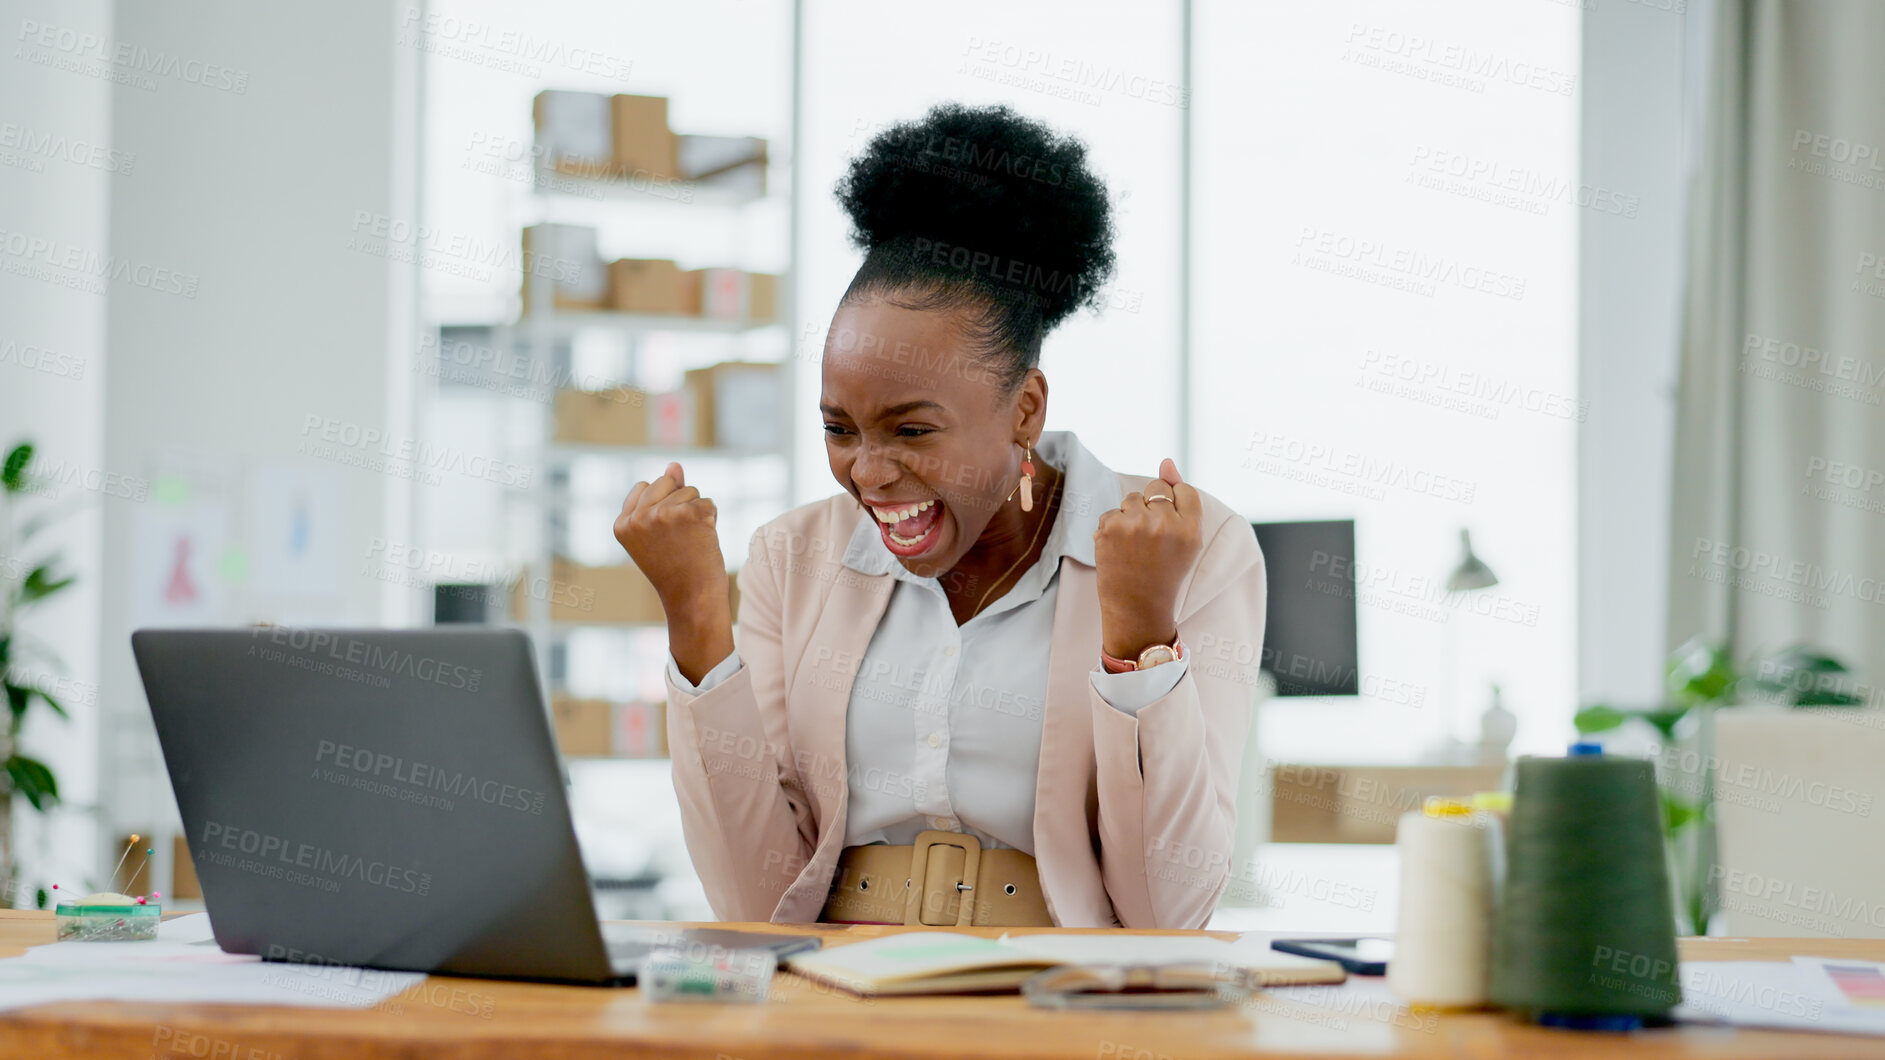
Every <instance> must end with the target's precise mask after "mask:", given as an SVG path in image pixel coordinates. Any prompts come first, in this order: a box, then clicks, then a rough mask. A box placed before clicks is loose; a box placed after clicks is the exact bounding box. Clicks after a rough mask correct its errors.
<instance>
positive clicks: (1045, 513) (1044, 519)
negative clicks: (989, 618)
mask: <svg viewBox="0 0 1885 1060" xmlns="http://www.w3.org/2000/svg"><path fill="white" fill-rule="evenodd" d="M1066 477H1067V476H1066V475H1065V474H1064V473H1063V474H1059V475H1056V476H1054V488H1053V491H1052V492H1050V493H1049V494H1048V495H1047V503H1046V504H1045V505H1043V506H1042V507H1041V521H1040V522H1038V523H1035V524H1034V536H1033V537H1030V538H1028V547H1027V548H1025V549H1023V550H1022V552H1021V554H1020V555H1019V556H1016V557H1015V561H1014V562H1013V563H1010V564H1008V569H1007V570H1005V571H1002V572H1001V577H999V578H996V579H995V584H993V585H991V586H989V587H988V592H986V593H983V594H982V598H981V599H980V600H978V601H976V603H975V610H973V611H971V612H969V617H970V618H974V617H975V616H976V615H979V614H981V613H982V607H983V606H984V605H985V604H987V603H988V597H989V595H990V594H991V593H993V592H994V591H995V590H996V589H999V588H1001V583H1002V582H1005V581H1007V580H1008V575H1010V574H1013V573H1014V569H1015V568H1016V567H1019V566H1020V565H1021V561H1022V560H1024V559H1027V558H1028V557H1029V556H1032V555H1033V554H1034V543H1035V542H1037V541H1039V540H1040V539H1041V531H1042V530H1043V529H1045V528H1046V527H1047V523H1048V517H1049V516H1051V515H1053V514H1054V498H1055V497H1058V496H1060V483H1061V480H1062V479H1064V478H1066Z"/></svg>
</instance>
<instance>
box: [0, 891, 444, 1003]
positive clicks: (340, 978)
mask: <svg viewBox="0 0 1885 1060" xmlns="http://www.w3.org/2000/svg"><path fill="white" fill-rule="evenodd" d="M424 980H425V975H424V974H423V973H421V972H385V971H378V970H375V969H369V968H352V967H341V966H333V965H309V964H283V963H280V962H265V961H263V960H262V959H261V958H260V957H256V956H253V955H250V954H238V953H224V952H223V951H222V950H221V949H220V948H219V947H218V946H217V945H216V942H215V940H214V938H213V936H212V935H211V932H210V925H209V917H208V916H207V915H205V914H203V913H197V914H194V915H191V916H186V917H178V918H176V919H174V920H171V921H168V922H166V923H164V924H163V925H162V926H161V927H159V928H158V931H157V938H155V939H153V940H151V941H148V942H55V943H53V944H51V945H49V946H35V947H33V948H32V949H29V950H27V951H26V953H25V955H24V956H20V957H14V958H11V959H8V960H0V1009H13V1008H23V1007H25V1006H28V1005H45V1004H51V1003H53V1002H59V1001H147V1002H155V1001H161V1002H208V1003H212V1004H253V1005H298V1006H307V1007H316V1008H322V1007H325V1008H355V1009H360V1008H370V1007H372V1006H373V1005H376V1004H379V1003H380V1002H382V1001H385V1000H386V999H387V998H390V997H393V996H395V995H397V994H400V993H402V992H404V991H406V990H408V989H411V988H412V987H414V986H417V985H418V984H419V983H421V982H423V981H424Z"/></svg>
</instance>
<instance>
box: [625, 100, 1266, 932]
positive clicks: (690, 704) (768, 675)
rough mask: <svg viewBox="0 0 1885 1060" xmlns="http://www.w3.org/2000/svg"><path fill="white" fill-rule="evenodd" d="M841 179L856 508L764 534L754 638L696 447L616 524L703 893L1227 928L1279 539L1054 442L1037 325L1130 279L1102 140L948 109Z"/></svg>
mask: <svg viewBox="0 0 1885 1060" xmlns="http://www.w3.org/2000/svg"><path fill="white" fill-rule="evenodd" d="M838 197H839V199H840V201H841V202H842V203H843V205H844V207H845V209H846V210H847V211H848V212H849V214H850V216H851V220H852V222H853V224H854V226H855V232H854V233H853V240H854V242H856V243H857V244H858V245H859V247H860V248H862V249H863V250H864V251H865V259H864V263H863V265H862V266H861V267H860V268H859V269H858V271H857V275H856V277H855V278H854V279H853V280H852V281H851V285H850V288H849V289H848V290H847V291H846V292H845V295H844V298H843V299H842V301H841V302H840V304H839V306H838V310H837V313H836V315H835V316H834V317H833V319H832V322H831V328H830V332H829V335H828V337H827V339H826V345H825V352H824V361H823V366H822V370H821V371H822V384H823V390H822V394H821V398H820V402H819V407H820V411H821V412H822V413H823V416H824V424H825V432H826V437H825V445H826V449H827V452H828V454H829V456H830V461H831V472H832V475H833V476H834V477H835V478H836V479H837V481H838V484H839V485H840V486H841V487H843V489H844V495H842V496H836V497H832V498H830V499H829V500H825V501H820V502H818V503H816V504H811V505H807V506H805V507H803V508H799V509H797V510H795V511H792V512H789V513H787V514H786V515H784V516H782V517H780V518H779V519H777V520H775V521H774V522H772V523H770V524H768V525H767V526H766V527H764V528H762V529H761V530H760V531H759V532H758V533H757V534H756V535H755V536H754V538H753V541H752V546H751V551H750V554H749V556H748V558H747V561H746V564H745V566H744V567H743V568H742V569H741V570H740V573H739V578H740V598H741V606H740V616H739V620H740V635H739V638H738V640H739V647H738V650H737V651H735V649H734V635H733V623H732V618H731V615H730V614H729V610H730V608H729V604H728V591H727V588H728V587H727V584H726V578H727V574H726V563H725V561H724V559H723V557H722V556H721V554H720V549H719V544H718V538H717V536H716V534H715V530H714V506H713V502H712V501H710V500H708V499H707V498H705V497H701V496H700V495H699V493H698V492H697V491H696V490H695V489H694V488H693V487H691V486H688V485H686V484H685V476H684V473H683V471H682V469H681V467H680V465H678V464H672V465H669V467H668V469H667V472H666V473H665V474H663V475H662V476H660V477H658V478H656V479H655V480H654V482H653V483H652V484H650V483H637V484H636V485H635V486H634V488H633V489H632V490H631V491H630V492H629V494H628V498H627V500H626V501H625V502H624V503H623V506H622V514H621V516H620V518H618V519H617V521H616V523H615V535H616V538H617V540H619V541H620V542H621V543H622V546H623V548H625V549H626V550H627V551H628V554H629V556H630V557H631V558H633V560H634V561H635V563H636V565H637V566H639V567H640V568H641V569H642V570H643V571H645V572H646V573H647V575H648V577H649V580H650V581H652V582H653V583H654V586H655V589H656V591H657V592H658V593H659V594H660V596H661V601H662V605H663V607H664V608H665V610H666V613H667V618H668V637H669V647H670V651H671V655H672V658H671V660H670V665H669V673H668V684H669V691H668V734H669V745H670V747H671V748H672V751H673V756H674V786H675V791H676V793H677V794H678V795H679V798H680V805H681V816H682V821H683V824H684V826H685V833H686V837H687V846H688V850H689V852H690V853H691V854H692V856H693V859H694V865H695V867H696V869H697V870H698V871H699V872H700V876H701V879H702V881H703V882H704V883H705V885H706V889H707V896H708V899H709V901H710V902H711V903H712V905H713V908H714V911H715V912H716V913H717V914H718V915H719V916H721V917H722V918H724V919H729V920H747V921H760V920H773V921H778V922H807V921H814V920H824V921H830V922H854V923H855V922H863V923H925V924H956V923H963V924H970V923H973V924H1000V925H1017V926H1051V925H1060V926H1070V927H1071V926H1078V927H1110V926H1117V925H1124V926H1126V927H1135V928H1198V927H1202V926H1203V925H1204V923H1205V921H1206V920H1207V919H1209V917H1210V915H1211V911H1212V909H1213V907H1214V906H1215V905H1216V903H1217V898H1218V895H1219V894H1220V893H1221V892H1222V891H1223V889H1224V886H1225V884H1226V882H1227V879H1228V869H1229V866H1228V859H1229V854H1230V848H1231V834H1232V828H1233V825H1234V822H1235V813H1236V808H1235V805H1234V803H1235V797H1236V792H1237V779H1238V777H1237V774H1238V765H1239V761H1240V759H1241V755H1242V750H1243V746H1244V737H1245V733H1246V731H1247V726H1248V724H1249V711H1250V706H1251V695H1250V693H1251V685H1252V682H1253V679H1254V677H1255V673H1254V663H1251V662H1250V660H1252V659H1253V656H1254V654H1255V652H1256V651H1257V646H1258V645H1260V644H1261V643H1262V640H1263V613H1264V573H1263V557H1262V555H1261V554H1260V552H1259V551H1258V548H1257V543H1256V539H1255V536H1254V535H1253V534H1252V533H1251V530H1250V526H1249V524H1248V523H1246V522H1245V521H1243V520H1242V519H1241V518H1239V517H1238V515H1237V514H1236V513H1235V512H1232V511H1231V510H1230V509H1228V508H1226V507H1225V506H1224V505H1223V504H1221V503H1219V502H1218V501H1217V500H1215V499H1214V498H1212V497H1209V496H1207V495H1205V494H1203V493H1200V492H1199V491H1198V490H1196V489H1194V488H1193V487H1192V486H1191V485H1189V484H1188V483H1186V482H1185V481H1184V480H1183V479H1182V478H1181V477H1180V475H1179V472H1178V469H1177V468H1176V467H1175V466H1174V465H1173V463H1172V461H1170V460H1166V461H1165V462H1164V464H1163V465H1162V466H1161V468H1160V472H1159V476H1158V477H1157V478H1152V479H1147V478H1142V477H1139V476H1133V475H1121V474H1117V473H1115V472H1112V471H1110V470H1108V469H1106V468H1105V467H1104V466H1103V465H1101V464H1100V463H1099V462H1098V461H1097V460H1095V459H1094V457H1093V456H1092V455H1091V454H1090V453H1088V452H1087V450H1086V449H1085V448H1084V447H1083V446H1082V445H1081V444H1080V442H1079V441H1078V440H1077V439H1075V438H1074V437H1073V436H1072V435H1071V434H1066V433H1044V430H1043V428H1044V424H1045V422H1046V418H1047V379H1046V376H1044V375H1043V374H1042V372H1041V370H1040V368H1039V367H1037V364H1038V361H1039V358H1040V350H1041V341H1042V339H1043V338H1044V337H1045V336H1046V334H1047V332H1048V331H1049V330H1050V329H1051V328H1053V327H1054V325H1056V324H1058V323H1059V322H1060V321H1061V320H1062V319H1064V318H1065V317H1067V316H1068V315H1069V314H1070V313H1072V312H1073V311H1074V310H1075V309H1077V308H1080V307H1082V306H1091V305H1096V304H1097V303H1098V301H1099V289H1100V286H1101V285H1102V284H1103V283H1104V281H1105V280H1106V279H1107V278H1108V277H1109V276H1110V274H1111V272H1112V267H1113V254H1112V248H1111V238H1112V222H1111V214H1110V210H1109V207H1108V205H1107V201H1106V194H1105V189H1104V187H1103V186H1102V185H1101V184H1100V182H1099V181H1098V180H1097V179H1096V178H1095V177H1094V175H1093V174H1092V173H1091V172H1090V171H1089V169H1088V168H1087V164H1086V154H1085V148H1084V147H1083V146H1082V145H1080V144H1079V143H1078V142H1076V141H1073V140H1070V139H1066V138H1063V137H1060V136H1057V135H1055V134H1054V133H1053V132H1051V131H1050V130H1048V129H1046V128H1045V127H1043V126H1041V125H1039V124H1036V123H1034V122H1031V121H1027V120H1024V119H1022V118H1019V117H1017V116H1016V115H1015V114H1013V113H1012V112H1011V111H1009V110H1008V109H1007V108H1005V107H998V108H988V109H967V108H963V107H960V106H954V105H950V106H942V107H938V108H936V109H935V110H933V111H931V112H930V113H929V114H928V115H927V116H926V117H925V118H924V119H923V120H922V121H920V122H916V123H912V124H906V125H901V126H898V127H895V128H892V129H890V130H889V131H887V132H884V133H883V134H881V135H879V136H878V137H877V138H876V139H875V140H874V141H872V143H871V144H870V146H869V147H868V148H867V150H866V151H865V153H864V154H863V155H862V156H861V157H859V158H858V159H856V160H855V161H854V162H853V163H852V166H851V169H850V172H849V174H848V175H847V176H846V178H845V179H844V180H843V181H842V182H840V185H839V188H838ZM1121 385H1122V386H1126V387H1130V385H1131V382H1130V380H1121ZM1203 649H1209V650H1208V651H1207V652H1206V655H1207V656H1208V657H1207V658H1204V659H1201V660H1199V661H1198V662H1196V663H1194V662H1193V661H1192V659H1191V658H1190V657H1189V656H1190V653H1191V652H1192V651H1194V650H1203ZM1226 659H1230V660H1237V659H1241V660H1244V661H1245V663H1246V664H1247V665H1246V666H1239V665H1238V664H1237V663H1236V662H1225V661H1224V660H1226Z"/></svg>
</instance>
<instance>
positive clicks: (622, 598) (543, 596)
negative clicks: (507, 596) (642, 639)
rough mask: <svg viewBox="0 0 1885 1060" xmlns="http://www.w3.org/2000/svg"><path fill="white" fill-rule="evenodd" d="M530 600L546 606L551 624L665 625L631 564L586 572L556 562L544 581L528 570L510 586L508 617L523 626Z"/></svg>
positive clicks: (644, 581)
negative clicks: (548, 606)
mask: <svg viewBox="0 0 1885 1060" xmlns="http://www.w3.org/2000/svg"><path fill="white" fill-rule="evenodd" d="M532 599H538V600H547V601H548V602H549V605H550V621H552V622H624V623H636V622H641V623H656V624H659V623H662V622H665V621H667V615H666V614H665V613H664V612H663V611H662V610H661V598H660V597H659V596H656V595H655V590H654V586H653V585H650V584H649V583H648V579H647V578H646V577H644V576H643V575H642V573H641V571H639V570H637V569H636V568H635V566H634V564H632V563H617V564H611V565H609V566H606V567H586V566H583V565H582V564H579V563H573V562H571V561H569V560H567V559H563V558H561V557H558V558H557V559H556V560H555V561H554V562H553V563H552V564H551V565H550V574H549V576H548V577H547V578H546V577H545V576H544V574H543V572H542V571H541V570H531V571H528V572H526V573H525V576H524V577H522V578H519V579H518V580H517V581H516V583H514V584H513V585H512V587H511V615H512V617H513V618H515V619H517V620H518V621H520V622H521V621H523V620H524V619H525V618H526V617H527V616H528V615H529V614H530V603H531V601H532Z"/></svg>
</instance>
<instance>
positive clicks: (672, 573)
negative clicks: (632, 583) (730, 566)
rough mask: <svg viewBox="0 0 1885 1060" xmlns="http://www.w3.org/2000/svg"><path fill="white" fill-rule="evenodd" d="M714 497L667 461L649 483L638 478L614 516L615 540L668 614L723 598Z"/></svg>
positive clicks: (723, 575)
mask: <svg viewBox="0 0 1885 1060" xmlns="http://www.w3.org/2000/svg"><path fill="white" fill-rule="evenodd" d="M714 517H715V511H714V506H713V502H712V501H710V500H708V499H707V498H705V497H702V496H701V495H700V491H699V490H697V489H695V488H694V487H692V486H689V485H687V484H686V478H685V477H684V475H683V473H682V471H681V465H679V464H669V465H668V469H667V471H665V472H664V473H662V474H661V476H660V477H658V478H656V479H655V480H654V481H653V482H637V483H635V485H634V488H632V489H630V490H629V491H628V499H627V500H625V501H623V502H622V514H621V515H619V516H616V519H615V540H617V541H619V542H621V544H622V548H623V549H624V550H626V551H627V552H628V556H629V558H630V559H632V560H634V561H635V566H637V567H639V568H641V572H642V573H643V574H644V575H646V576H647V578H648V581H649V582H651V583H652V584H653V585H654V588H655V592H656V594H658V595H659V596H660V597H661V606H662V607H663V608H665V609H666V610H667V612H668V615H669V617H670V618H673V617H674V615H675V614H676V610H677V609H678V608H692V607H696V606H698V605H700V604H702V603H706V602H709V601H713V600H716V599H717V600H719V601H721V602H722V603H725V602H726V600H727V566H726V560H725V559H724V558H723V557H722V556H721V554H720V534H719V532H718V531H717V530H715V529H714Z"/></svg>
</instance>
